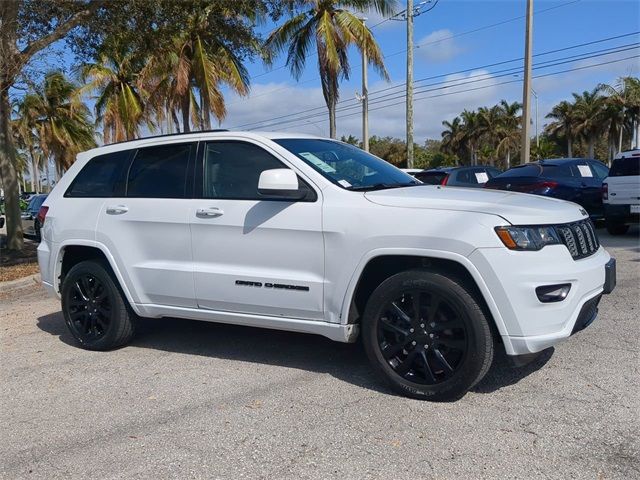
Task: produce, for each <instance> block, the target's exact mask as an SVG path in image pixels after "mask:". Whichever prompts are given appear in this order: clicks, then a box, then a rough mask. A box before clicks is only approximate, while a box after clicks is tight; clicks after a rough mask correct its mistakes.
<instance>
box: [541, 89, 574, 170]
mask: <svg viewBox="0 0 640 480" xmlns="http://www.w3.org/2000/svg"><path fill="white" fill-rule="evenodd" d="M546 118H551V119H553V120H554V121H553V122H551V123H550V124H548V125H547V126H546V128H545V130H546V132H547V133H548V134H549V135H553V136H555V137H564V138H565V139H566V140H567V157H568V158H571V157H572V156H573V140H574V138H575V129H576V123H577V119H576V113H575V108H574V105H573V104H571V103H570V102H567V101H566V100H563V101H562V102H560V103H558V104H557V105H555V106H554V107H553V108H552V109H551V112H550V113H549V114H547V116H546Z"/></svg>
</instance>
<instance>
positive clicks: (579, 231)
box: [556, 219, 600, 260]
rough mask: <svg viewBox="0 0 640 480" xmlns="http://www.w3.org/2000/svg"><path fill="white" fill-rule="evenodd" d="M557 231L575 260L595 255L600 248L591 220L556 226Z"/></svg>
mask: <svg viewBox="0 0 640 480" xmlns="http://www.w3.org/2000/svg"><path fill="white" fill-rule="evenodd" d="M556 230H557V232H558V234H559V235H560V240H562V243H564V244H565V246H566V247H567V249H568V250H569V253H571V256H572V257H573V259H574V260H578V259H580V258H585V257H588V256H590V255H593V254H594V253H596V252H597V251H598V248H600V242H598V236H597V235H596V229H595V227H594V226H593V222H592V221H591V220H589V219H586V220H581V221H579V222H575V223H565V224H564V225H556Z"/></svg>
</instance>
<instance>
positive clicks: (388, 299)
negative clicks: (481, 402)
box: [362, 270, 494, 401]
mask: <svg viewBox="0 0 640 480" xmlns="http://www.w3.org/2000/svg"><path fill="white" fill-rule="evenodd" d="M476 295H477V292H475V291H474V290H473V289H472V288H471V287H470V286H469V285H468V283H467V282H466V281H465V280H462V279H460V278H459V277H456V276H453V275H452V276H449V275H446V274H444V273H441V272H434V271H429V270H409V271H405V272H401V273H398V274H395V275H393V276H391V277H389V278H387V279H386V280H385V281H384V282H382V283H381V284H380V285H379V286H378V288H376V289H375V290H374V291H373V293H372V294H371V296H370V297H369V300H368V302H367V305H366V307H365V310H364V314H363V316H362V340H363V343H364V348H365V351H366V353H367V356H368V357H369V360H370V362H371V365H372V366H373V368H374V370H375V371H376V372H377V373H378V374H379V375H381V376H382V377H383V378H384V379H385V380H386V381H387V383H389V385H390V386H391V387H392V388H393V389H394V390H395V391H396V392H398V393H400V394H402V395H405V396H408V397H412V398H418V399H422V400H434V401H443V400H445V401H448V400H456V399H458V398H460V397H462V396H463V395H464V394H465V393H466V392H467V391H468V390H469V389H470V388H471V387H473V386H474V385H475V384H476V383H478V382H479V381H480V380H481V379H482V378H483V377H484V375H485V374H486V373H487V371H488V370H489V367H490V366H491V362H492V360H493V347H494V342H493V334H492V332H491V327H490V323H489V321H490V320H489V319H488V318H487V316H486V315H485V313H484V310H483V307H482V304H481V301H482V300H481V299H478V298H477V297H476Z"/></svg>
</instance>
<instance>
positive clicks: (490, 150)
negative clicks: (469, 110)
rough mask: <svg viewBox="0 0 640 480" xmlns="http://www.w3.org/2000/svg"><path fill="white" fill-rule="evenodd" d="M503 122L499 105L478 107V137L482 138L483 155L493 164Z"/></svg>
mask: <svg viewBox="0 0 640 480" xmlns="http://www.w3.org/2000/svg"><path fill="white" fill-rule="evenodd" d="M501 122H502V111H501V110H500V107H499V106H498V105H494V106H493V107H491V108H487V107H481V108H479V109H478V128H477V130H478V137H479V138H480V139H481V140H482V150H483V155H482V156H483V158H486V159H488V160H489V163H490V164H491V165H494V164H495V156H494V154H495V153H496V152H497V150H496V149H497V145H498V141H499V137H498V133H499V129H500V124H501Z"/></svg>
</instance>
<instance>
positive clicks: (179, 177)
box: [127, 143, 193, 198]
mask: <svg viewBox="0 0 640 480" xmlns="http://www.w3.org/2000/svg"><path fill="white" fill-rule="evenodd" d="M192 148H193V144H191V143H180V144H168V145H160V146H157V147H147V148H141V149H139V150H138V152H137V154H136V156H135V158H134V160H133V163H132V164H131V168H129V175H128V178H127V196H128V197H146V198H185V197H186V194H187V178H188V167H189V156H190V154H191V149H192Z"/></svg>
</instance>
